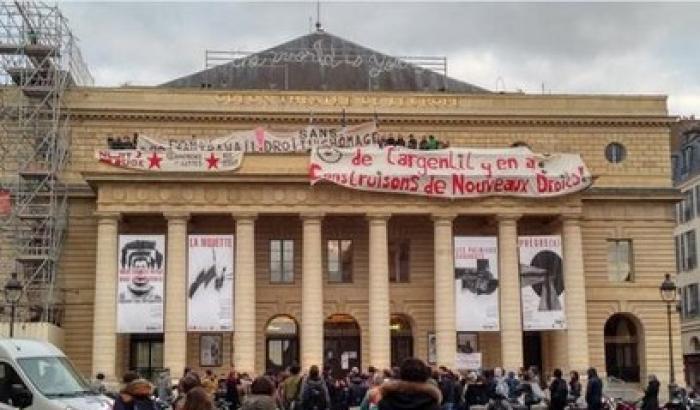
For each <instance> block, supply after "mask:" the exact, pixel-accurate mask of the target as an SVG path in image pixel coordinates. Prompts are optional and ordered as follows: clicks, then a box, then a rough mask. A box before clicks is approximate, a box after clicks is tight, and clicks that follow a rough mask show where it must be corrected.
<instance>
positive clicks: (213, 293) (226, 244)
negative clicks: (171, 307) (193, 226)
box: [187, 235, 234, 332]
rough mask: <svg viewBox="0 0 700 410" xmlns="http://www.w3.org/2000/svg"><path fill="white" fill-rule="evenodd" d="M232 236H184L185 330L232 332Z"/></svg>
mask: <svg viewBox="0 0 700 410" xmlns="http://www.w3.org/2000/svg"><path fill="white" fill-rule="evenodd" d="M233 241H234V238H233V235H190V236H189V237H188V261H189V263H188V269H187V330H189V331H198V332H228V331H231V330H233V249H234V248H233Z"/></svg>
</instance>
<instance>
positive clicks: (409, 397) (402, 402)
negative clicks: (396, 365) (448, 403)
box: [377, 358, 442, 410]
mask: <svg viewBox="0 0 700 410" xmlns="http://www.w3.org/2000/svg"><path fill="white" fill-rule="evenodd" d="M429 377H430V368H429V367H428V366H426V364H425V363H423V361H422V360H420V359H417V358H409V359H406V360H404V361H403V363H402V364H401V368H400V370H399V380H392V381H389V382H386V383H384V384H382V386H381V387H380V388H379V390H380V393H379V394H380V396H381V400H380V401H379V403H378V404H377V407H378V409H379V410H440V403H441V402H442V394H441V393H440V389H438V388H437V387H435V386H434V385H432V384H430V383H428V378H429Z"/></svg>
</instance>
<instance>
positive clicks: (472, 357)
mask: <svg viewBox="0 0 700 410" xmlns="http://www.w3.org/2000/svg"><path fill="white" fill-rule="evenodd" d="M481 366H482V364H481V352H475V353H461V352H457V356H456V357H455V368H456V369H458V370H481Z"/></svg>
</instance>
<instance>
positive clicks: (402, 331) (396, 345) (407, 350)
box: [389, 315, 413, 366]
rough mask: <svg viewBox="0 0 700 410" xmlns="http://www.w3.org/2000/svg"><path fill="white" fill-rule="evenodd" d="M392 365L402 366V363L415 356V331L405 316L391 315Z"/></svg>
mask: <svg viewBox="0 0 700 410" xmlns="http://www.w3.org/2000/svg"><path fill="white" fill-rule="evenodd" d="M389 328H390V329H391V365H392V366H400V365H401V362H403V361H404V360H406V359H407V358H409V357H412V356H413V330H412V329H411V322H410V320H409V319H408V317H407V316H405V315H391V325H390V327H389Z"/></svg>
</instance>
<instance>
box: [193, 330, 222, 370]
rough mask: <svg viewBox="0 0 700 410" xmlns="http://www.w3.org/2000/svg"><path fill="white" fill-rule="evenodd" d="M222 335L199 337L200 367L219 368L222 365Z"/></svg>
mask: <svg viewBox="0 0 700 410" xmlns="http://www.w3.org/2000/svg"><path fill="white" fill-rule="evenodd" d="M223 342H224V338H223V336H222V335H220V334H218V335H201V336H200V337H199V365H200V366H202V367H219V366H221V365H222V364H223V354H224V353H223V352H224V350H223V344H224V343H223Z"/></svg>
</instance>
